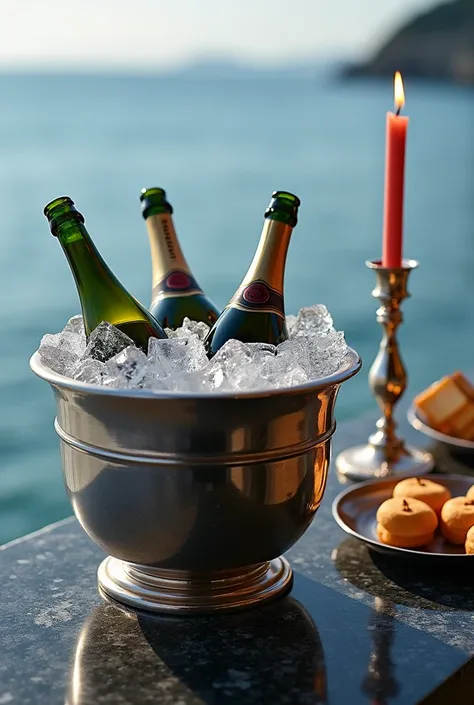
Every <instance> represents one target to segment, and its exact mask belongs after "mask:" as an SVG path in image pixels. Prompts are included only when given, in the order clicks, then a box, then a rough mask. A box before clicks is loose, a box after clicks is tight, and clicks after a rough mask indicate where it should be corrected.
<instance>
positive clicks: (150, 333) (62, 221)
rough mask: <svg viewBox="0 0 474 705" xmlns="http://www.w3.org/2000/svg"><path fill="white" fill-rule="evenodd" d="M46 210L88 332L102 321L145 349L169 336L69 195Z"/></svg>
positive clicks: (46, 207) (87, 334) (45, 212)
mask: <svg viewBox="0 0 474 705" xmlns="http://www.w3.org/2000/svg"><path fill="white" fill-rule="evenodd" d="M44 214H45V216H46V217H47V219H48V221H49V227H50V229H51V232H52V234H53V235H55V236H56V237H57V238H58V240H59V243H60V245H61V247H62V248H63V251H64V254H65V255H66V258H67V260H68V262H69V266H70V267H71V270H72V273H73V275H74V279H75V281H76V286H77V291H78V294H79V299H80V302H81V307H82V316H83V319H84V328H85V332H86V336H87V337H89V335H90V334H91V333H92V331H93V330H94V328H96V327H97V326H98V325H99V324H100V323H102V321H107V322H108V323H111V324H112V325H114V326H116V327H117V328H119V329H120V330H121V331H122V332H123V333H125V334H126V335H128V336H129V337H130V338H131V339H132V340H133V341H134V342H135V344H136V345H137V346H138V347H140V348H142V349H143V350H144V351H145V352H146V351H147V347H148V340H149V338H151V337H155V338H166V334H165V332H164V330H163V329H162V328H161V326H160V325H159V323H158V322H157V321H156V320H155V319H154V318H153V316H152V315H151V314H150V312H149V311H147V310H146V308H145V307H144V306H142V305H141V304H140V303H139V302H138V301H137V300H136V299H135V298H134V297H133V296H132V295H131V294H130V293H129V292H128V291H127V290H126V289H125V288H124V287H123V286H122V284H121V283H120V282H119V280H118V279H117V277H116V276H115V275H114V273H113V272H112V271H111V270H110V268H109V267H108V266H107V264H106V263H105V262H104V260H103V259H102V257H101V255H100V253H99V252H98V250H97V248H96V246H95V245H94V243H93V242H92V239H91V237H90V235H89V233H88V232H87V230H86V227H85V225H84V217H83V216H82V214H81V213H79V211H77V210H76V208H75V207H74V201H72V200H71V199H70V198H69V196H61V197H60V198H56V199H54V201H51V203H48V205H47V206H45V209H44Z"/></svg>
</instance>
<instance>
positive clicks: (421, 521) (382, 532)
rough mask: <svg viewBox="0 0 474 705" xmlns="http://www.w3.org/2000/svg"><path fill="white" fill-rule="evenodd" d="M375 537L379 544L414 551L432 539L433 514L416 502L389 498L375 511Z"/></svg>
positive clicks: (436, 520) (410, 499)
mask: <svg viewBox="0 0 474 705" xmlns="http://www.w3.org/2000/svg"><path fill="white" fill-rule="evenodd" d="M377 522H378V523H377V536H378V537H379V539H380V541H381V542H382V543H386V544H388V545H390V546H398V547H399V548H417V547H418V546H424V545H425V544H427V543H429V542H430V541H431V540H432V539H433V535H434V531H435V529H436V527H437V526H438V518H437V516H436V514H435V512H434V511H433V510H432V509H431V507H429V506H428V505H427V504H426V503H425V502H422V501H421V500H419V499H412V498H408V499H404V498H402V497H391V498H390V499H387V500H385V502H382V504H381V505H380V507H379V508H378V510H377Z"/></svg>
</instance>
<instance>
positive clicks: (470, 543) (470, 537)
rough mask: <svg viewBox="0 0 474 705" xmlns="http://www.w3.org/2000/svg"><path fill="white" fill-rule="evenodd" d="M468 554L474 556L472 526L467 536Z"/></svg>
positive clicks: (473, 531)
mask: <svg viewBox="0 0 474 705" xmlns="http://www.w3.org/2000/svg"><path fill="white" fill-rule="evenodd" d="M466 553H469V554H473V555H474V526H471V528H470V529H469V531H468V532H467V536H466Z"/></svg>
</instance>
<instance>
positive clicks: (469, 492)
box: [466, 485, 474, 499]
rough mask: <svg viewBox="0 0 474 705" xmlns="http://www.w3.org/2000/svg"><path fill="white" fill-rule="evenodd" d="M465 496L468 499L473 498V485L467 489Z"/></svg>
mask: <svg viewBox="0 0 474 705" xmlns="http://www.w3.org/2000/svg"><path fill="white" fill-rule="evenodd" d="M466 497H467V498H468V499H474V485H473V486H472V487H470V488H469V489H468V491H467V492H466Z"/></svg>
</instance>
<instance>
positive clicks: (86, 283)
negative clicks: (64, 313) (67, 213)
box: [55, 218, 123, 307]
mask: <svg viewBox="0 0 474 705" xmlns="http://www.w3.org/2000/svg"><path fill="white" fill-rule="evenodd" d="M55 235H56V237H57V238H58V240H59V242H60V244H61V247H62V249H63V251H64V254H65V255H66V258H67V260H68V262H69V266H70V267H71V270H72V273H73V275H74V279H75V281H76V285H77V289H78V292H79V297H80V299H81V303H82V304H83V305H84V304H87V305H88V306H90V305H91V301H92V300H94V299H95V300H96V303H97V307H99V306H100V300H101V298H102V297H103V296H110V295H112V294H113V296H114V297H119V296H120V293H123V287H122V285H121V284H120V282H119V281H118V279H117V277H116V276H115V275H114V273H113V272H112V270H111V269H110V268H109V266H108V265H107V263H106V262H105V261H104V259H103V258H102V256H101V254H100V252H99V251H98V249H97V247H96V246H95V245H94V243H93V242H92V239H91V237H90V235H89V233H88V232H87V229H86V227H85V225H84V223H82V222H81V221H80V220H79V219H77V218H70V219H68V220H65V221H64V222H62V223H60V224H59V225H57V226H56V228H55Z"/></svg>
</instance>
